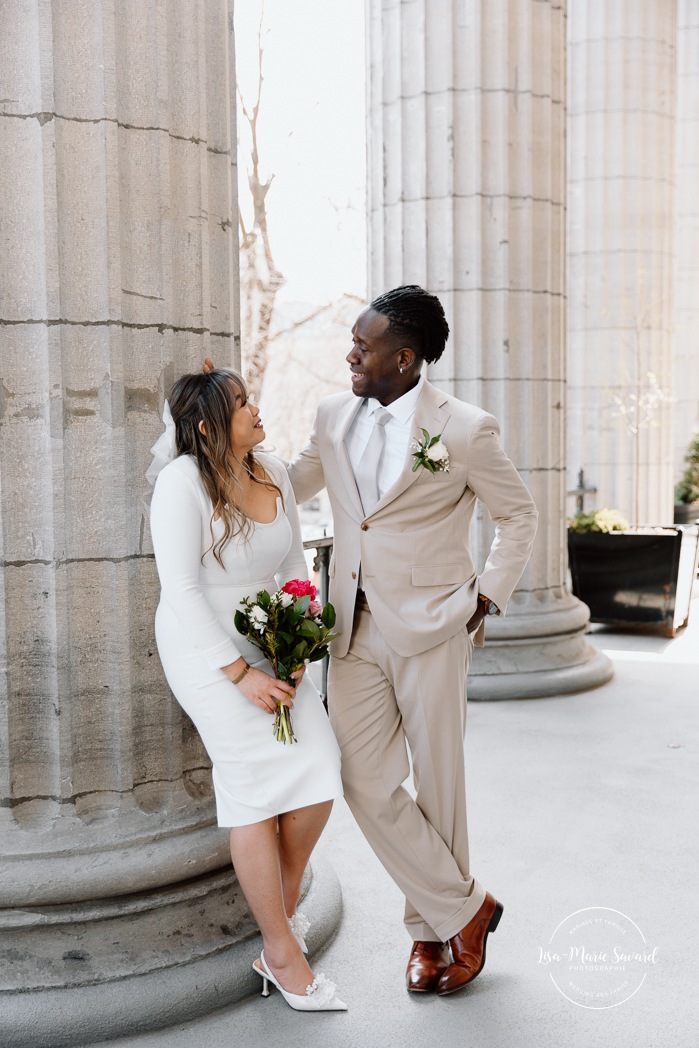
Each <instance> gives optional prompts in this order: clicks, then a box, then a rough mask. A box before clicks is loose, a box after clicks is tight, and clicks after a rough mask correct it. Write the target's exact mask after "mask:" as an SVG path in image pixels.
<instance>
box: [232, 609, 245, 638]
mask: <svg viewBox="0 0 699 1048" xmlns="http://www.w3.org/2000/svg"><path fill="white" fill-rule="evenodd" d="M234 621H235V628H236V629H237V631H238V633H242V635H243V636H244V637H247V635H248V620H247V619H246V618H245V615H244V613H243V612H242V611H236V613H235V619H234Z"/></svg>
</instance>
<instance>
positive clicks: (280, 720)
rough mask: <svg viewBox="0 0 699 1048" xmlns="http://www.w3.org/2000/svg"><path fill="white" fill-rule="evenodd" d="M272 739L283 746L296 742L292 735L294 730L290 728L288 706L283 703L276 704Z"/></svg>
mask: <svg viewBox="0 0 699 1048" xmlns="http://www.w3.org/2000/svg"><path fill="white" fill-rule="evenodd" d="M273 731H274V737H275V739H276V740H277V742H283V743H284V745H286V744H287V742H288V743H289V745H291V743H292V742H296V736H295V735H294V729H293V728H292V726H291V710H290V709H289V707H288V706H285V705H284V703H283V702H277V712H276V713H275V714H274V726H273Z"/></svg>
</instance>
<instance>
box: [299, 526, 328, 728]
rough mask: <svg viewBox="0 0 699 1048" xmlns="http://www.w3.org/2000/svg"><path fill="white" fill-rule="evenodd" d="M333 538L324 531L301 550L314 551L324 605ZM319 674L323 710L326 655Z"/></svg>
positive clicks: (326, 667)
mask: <svg viewBox="0 0 699 1048" xmlns="http://www.w3.org/2000/svg"><path fill="white" fill-rule="evenodd" d="M333 542H334V539H333V536H332V535H326V534H325V529H323V534H322V535H319V536H317V537H315V538H309V539H304V542H303V548H304V549H305V550H306V549H312V550H315V559H314V561H313V570H314V571H317V572H318V574H319V576H320V602H321V604H326V603H327V600H328V587H329V581H330V577H329V575H328V569H329V567H330V557H331V555H332V551H333ZM320 672H321V685H320V688H319V689H318V690H319V691H320V697H321V699H322V700H323V704H324V705H325V708H326V709H327V707H328V656H327V655H326V656H325V658H324V659H323V661H322V662H321V664H320Z"/></svg>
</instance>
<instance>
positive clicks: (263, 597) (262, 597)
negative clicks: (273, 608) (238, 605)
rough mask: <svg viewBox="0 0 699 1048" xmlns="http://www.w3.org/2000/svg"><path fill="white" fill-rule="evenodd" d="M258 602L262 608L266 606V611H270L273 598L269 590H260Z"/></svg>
mask: <svg viewBox="0 0 699 1048" xmlns="http://www.w3.org/2000/svg"><path fill="white" fill-rule="evenodd" d="M257 603H258V604H259V605H260V607H261V608H264V610H265V611H269V607H270V604H271V603H272V598H271V597H270V595H269V593H268V592H267V590H260V592H259V593H258V594H257Z"/></svg>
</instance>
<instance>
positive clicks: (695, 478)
mask: <svg viewBox="0 0 699 1048" xmlns="http://www.w3.org/2000/svg"><path fill="white" fill-rule="evenodd" d="M684 460H685V462H686V463H687V468H686V470H685V471H684V473H683V474H682V479H681V480H680V482H679V484H677V485H676V486H675V502H677V503H680V504H682V503H684V504H685V505H690V504H691V503H692V502H699V433H695V434H694V436H693V437H692V439H691V440H690V442H689V448H688V449H687V454H686V455H685V457H684Z"/></svg>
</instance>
